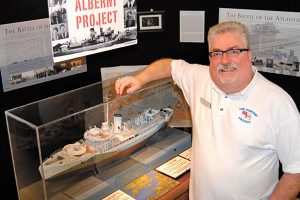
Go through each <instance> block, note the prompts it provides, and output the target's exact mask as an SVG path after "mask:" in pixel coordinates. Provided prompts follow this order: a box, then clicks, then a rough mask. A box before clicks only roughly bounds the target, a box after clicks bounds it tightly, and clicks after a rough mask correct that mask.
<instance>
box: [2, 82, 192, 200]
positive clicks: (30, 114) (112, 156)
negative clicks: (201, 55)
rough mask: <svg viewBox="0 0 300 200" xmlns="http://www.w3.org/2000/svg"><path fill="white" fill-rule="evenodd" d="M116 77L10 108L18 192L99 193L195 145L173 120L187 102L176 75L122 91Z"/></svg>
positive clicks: (54, 195)
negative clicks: (175, 81)
mask: <svg viewBox="0 0 300 200" xmlns="http://www.w3.org/2000/svg"><path fill="white" fill-rule="evenodd" d="M114 83H115V79H110V80H107V81H104V82H99V83H95V84H92V85H89V86H86V87H82V88H79V89H76V90H73V91H69V92H66V93H63V94H60V95H57V96H53V97H50V98H47V99H43V100H40V101H37V102H33V103H30V104H27V105H23V106H20V107H17V108H14V109H10V110H7V111H6V112H5V115H6V121H7V127H8V133H9V140H10V146H11V152H12V158H13V166H14V172H15V178H16V184H17V189H18V195H19V199H60V200H61V199H102V198H103V197H105V196H107V195H108V194H110V193H112V192H113V191H115V190H117V189H119V188H121V187H122V186H124V185H125V184H127V183H129V182H130V181H132V180H134V179H135V178H137V177H139V176H141V175H142V174H144V173H146V172H148V171H149V170H151V169H153V168H154V167H156V166H158V165H160V164H162V163H163V162H165V161H166V160H168V159H170V158H172V157H173V156H175V155H177V154H179V153H180V152H182V151H184V150H185V149H187V148H189V147H190V145H191V134H190V133H188V132H185V131H181V130H179V129H176V128H174V127H171V126H170V124H171V122H172V120H173V119H176V114H177V113H182V109H183V107H182V106H181V103H180V100H178V89H177V88H176V86H175V85H174V84H173V81H172V80H171V79H164V80H160V81H157V82H152V83H151V84H148V85H145V87H143V88H142V89H140V90H138V91H136V92H134V93H132V94H125V95H116V94H115V90H114ZM181 117H182V116H181ZM183 120H185V119H183Z"/></svg>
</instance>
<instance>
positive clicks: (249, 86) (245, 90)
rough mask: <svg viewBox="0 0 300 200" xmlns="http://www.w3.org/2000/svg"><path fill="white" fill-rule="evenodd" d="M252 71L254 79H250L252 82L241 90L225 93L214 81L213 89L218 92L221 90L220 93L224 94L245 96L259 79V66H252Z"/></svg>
mask: <svg viewBox="0 0 300 200" xmlns="http://www.w3.org/2000/svg"><path fill="white" fill-rule="evenodd" d="M252 71H253V72H254V76H253V78H252V80H251V81H250V83H249V84H248V85H247V86H246V87H245V88H244V89H243V90H241V91H239V92H235V93H232V94H225V93H224V92H223V91H222V90H220V89H219V88H218V86H216V85H215V83H213V89H214V90H216V91H217V92H219V93H220V94H223V95H224V96H232V97H233V96H244V95H246V94H247V93H248V91H249V90H250V89H251V88H253V86H254V85H255V82H256V80H257V74H258V73H257V68H256V67H254V66H252Z"/></svg>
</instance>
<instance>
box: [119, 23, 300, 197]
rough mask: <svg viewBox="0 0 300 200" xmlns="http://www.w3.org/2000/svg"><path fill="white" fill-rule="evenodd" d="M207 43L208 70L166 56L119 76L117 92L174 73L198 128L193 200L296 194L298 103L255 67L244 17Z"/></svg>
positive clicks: (218, 29)
mask: <svg viewBox="0 0 300 200" xmlns="http://www.w3.org/2000/svg"><path fill="white" fill-rule="evenodd" d="M208 46H209V60H210V66H209V68H208V67H206V66H203V65H198V64H189V63H187V62H185V61H183V60H172V59H161V60H158V61H155V62H153V63H152V64H150V65H149V66H148V67H147V68H145V69H144V70H143V71H142V72H141V73H139V74H137V75H136V76H135V77H124V78H121V79H119V80H117V81H116V84H115V89H116V92H117V94H122V92H123V90H126V91H127V93H130V92H133V91H135V90H137V89H139V88H141V87H142V86H143V85H144V84H145V83H147V82H150V81H153V80H156V79H160V78H166V77H170V76H172V78H173V80H174V81H175V83H176V84H177V85H178V86H179V87H180V88H181V89H182V91H183V94H184V96H185V98H186V100H187V102H188V104H189V106H190V109H191V115H192V126H193V133H192V135H193V138H192V142H193V144H192V165H191V178H190V188H189V192H190V199H191V200H220V199H222V200H227V199H228V200H233V199H237V200H241V199H253V200H258V199H260V200H261V199H263V200H266V199H269V200H277V199H278V200H279V199H294V198H295V197H296V195H297V194H298V192H299V191H300V148H299V147H298V146H299V144H300V115H299V111H298V110H297V107H296V105H295V103H294V101H293V100H292V98H291V97H290V96H289V95H288V94H287V93H286V92H285V91H283V90H282V89H281V88H280V87H279V86H277V85H275V84H273V83H271V82H270V81H268V80H267V79H266V78H264V77H263V76H262V75H261V74H260V73H258V72H257V70H256V68H255V67H253V66H252V65H251V56H252V52H251V50H250V47H249V44H248V33H247V29H246V27H245V26H244V25H242V24H241V23H239V22H223V23H220V24H218V25H215V26H213V27H212V28H210V30H209V33H208ZM279 161H280V162H281V164H282V169H283V172H284V174H283V175H282V177H281V178H280V181H278V175H279V172H278V171H279Z"/></svg>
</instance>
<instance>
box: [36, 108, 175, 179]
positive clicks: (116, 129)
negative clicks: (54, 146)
mask: <svg viewBox="0 0 300 200" xmlns="http://www.w3.org/2000/svg"><path fill="white" fill-rule="evenodd" d="M172 114H173V110H172V109H170V108H165V109H161V110H156V109H147V110H145V111H144V112H143V113H140V114H138V115H137V116H136V117H134V118H131V119H128V120H125V121H123V119H122V115H120V114H115V115H114V120H113V123H111V124H109V123H108V122H103V123H102V126H101V128H99V127H97V126H95V127H92V128H90V129H89V130H87V131H86V132H85V133H84V137H83V139H81V140H79V141H77V142H75V143H73V144H67V145H65V146H64V147H63V148H62V149H59V150H57V151H55V152H54V153H52V155H51V156H50V157H49V158H47V159H46V160H44V162H43V163H42V165H40V166H39V171H40V174H41V176H42V177H43V178H44V179H50V178H55V177H58V176H61V175H64V174H68V173H70V172H74V171H77V170H80V169H85V168H88V167H91V166H97V167H99V166H103V165H105V164H107V163H108V162H111V161H112V160H115V159H118V158H120V157H121V156H124V155H128V154H130V153H132V152H133V151H135V150H136V149H138V148H140V146H142V145H143V144H144V143H145V142H146V140H147V139H148V138H150V137H151V136H152V135H153V134H155V133H156V132H157V131H159V129H160V128H161V127H162V126H164V125H165V123H167V122H168V121H169V119H170V118H171V116H172Z"/></svg>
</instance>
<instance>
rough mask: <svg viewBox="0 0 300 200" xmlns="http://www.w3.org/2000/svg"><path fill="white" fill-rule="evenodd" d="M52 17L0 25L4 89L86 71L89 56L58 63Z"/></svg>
mask: <svg viewBox="0 0 300 200" xmlns="http://www.w3.org/2000/svg"><path fill="white" fill-rule="evenodd" d="M49 27H50V22H49V19H48V18H45V19H39V20H32V21H25V22H17V23H11V24H3V25H1V26H0V69H1V79H2V85H3V91H4V92H7V91H11V90H15V89H19V88H24V87H27V86H31V85H35V84H38V83H42V82H45V81H49V80H54V79H57V78H61V77H65V76H69V75H73V74H77V73H82V72H86V61H85V58H76V59H72V60H68V61H67V62H65V63H55V64H54V62H53V58H52V51H51V39H50V31H49Z"/></svg>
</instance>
